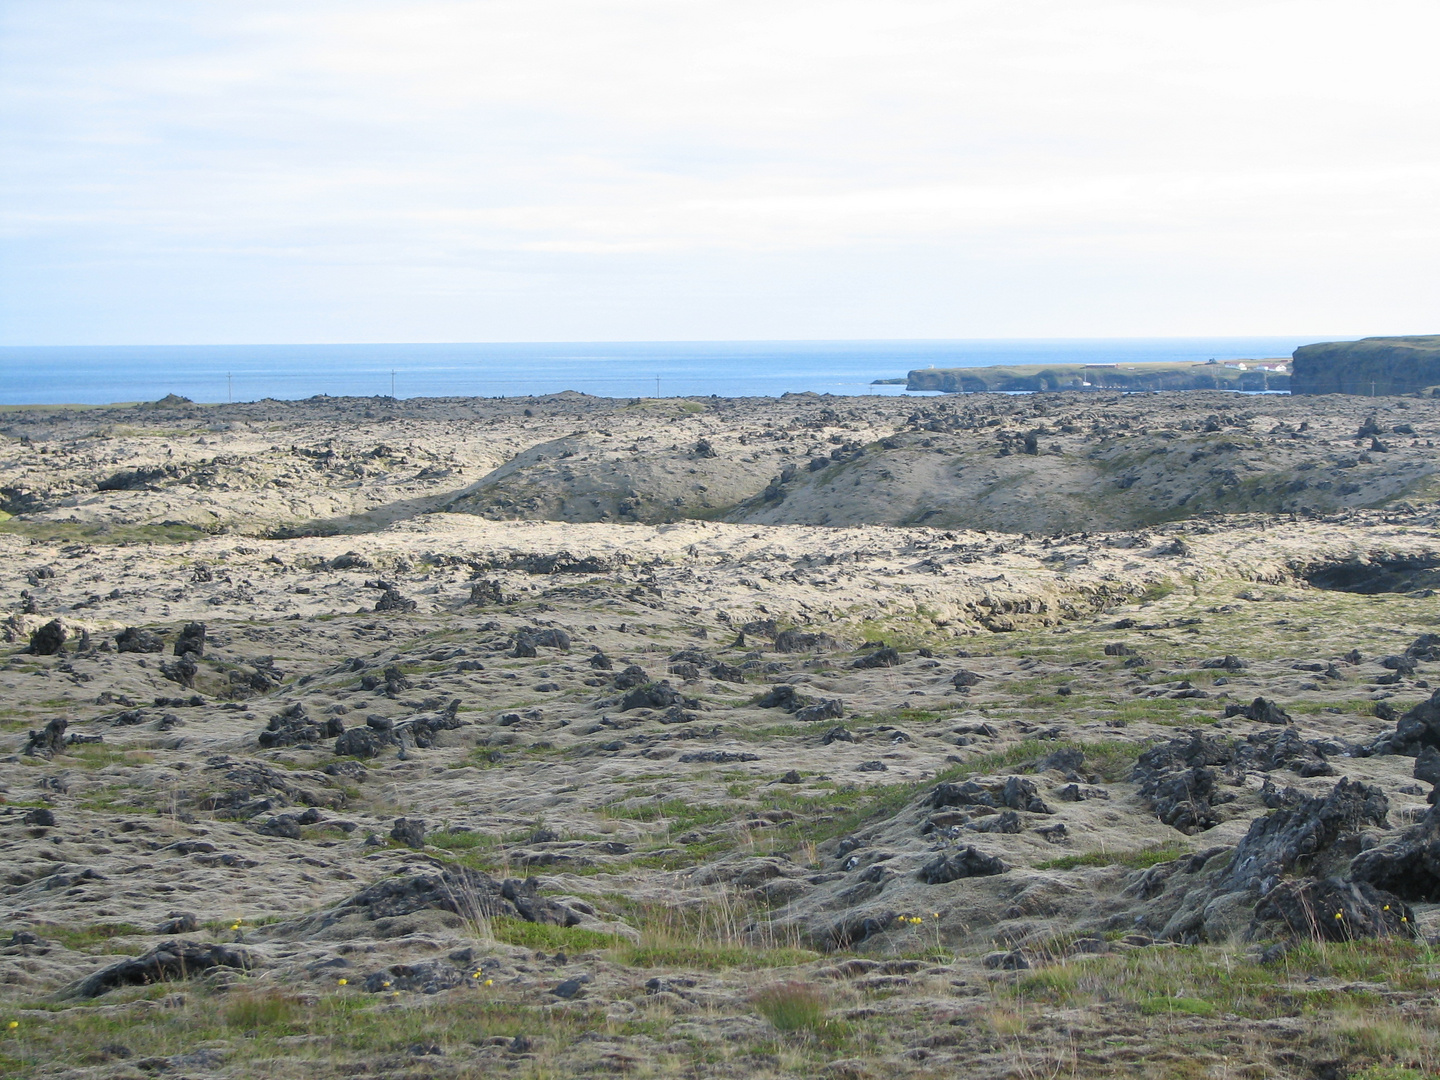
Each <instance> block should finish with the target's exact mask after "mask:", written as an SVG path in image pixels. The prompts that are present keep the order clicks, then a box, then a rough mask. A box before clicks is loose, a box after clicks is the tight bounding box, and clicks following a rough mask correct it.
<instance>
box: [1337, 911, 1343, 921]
mask: <svg viewBox="0 0 1440 1080" xmlns="http://www.w3.org/2000/svg"><path fill="white" fill-rule="evenodd" d="M1335 917H1336V918H1337V919H1343V918H1344V917H1345V913H1344V912H1343V911H1337V912H1335Z"/></svg>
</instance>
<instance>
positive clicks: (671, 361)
mask: <svg viewBox="0 0 1440 1080" xmlns="http://www.w3.org/2000/svg"><path fill="white" fill-rule="evenodd" d="M1319 340H1323V336H1322V335H1315V334H1307V335H1295V336H1291V337H1249V338H1242V337H1226V338H1218V337H1217V338H1118V339H1099V338H1076V339H1009V340H1006V339H983V340H982V339H974V340H963V339H957V340H940V341H700V342H655V341H646V342H591V343H585V342H521V343H509V344H506V343H488V344H452V345H446V344H418V345H417V344H388V345H387V344H379V345H164V346H139V345H127V346H0V404H3V405H21V404H24V405H47V404H62V403H63V404H104V403H109V402H120V401H155V400H157V399H159V398H162V397H164V396H165V395H166V394H168V393H175V394H179V395H182V396H184V397H187V398H190V399H192V400H194V401H209V402H224V401H229V400H234V401H259V400H262V399H265V398H277V399H281V400H292V401H293V400H300V399H304V398H309V397H315V396H317V395H321V394H327V395H330V396H331V397H388V396H390V394H391V393H392V389H393V392H394V394H395V395H396V396H397V397H401V398H411V397H523V396H529V395H546V394H555V393H560V392H562V391H566V390H571V391H576V392H579V393H585V394H591V395H594V396H597V397H617V398H633V397H687V396H688V397H709V396H711V395H717V396H720V397H779V396H780V395H782V394H786V393H805V392H810V393H816V394H835V395H845V396H853V395H872V394H903V393H907V392H910V393H915V392H919V391H916V390H914V389H912V388H910V387H909V386H908V373H909V372H912V371H919V370H928V369H929V368H931V367H934V368H936V369H952V368H963V369H980V368H991V367H1000V366H1015V365H1042V366H1052V367H1053V366H1056V365H1077V364H1078V365H1090V364H1121V365H1129V364H1147V363H1150V364H1153V363H1189V364H1195V363H1204V362H1205V361H1207V360H1209V359H1212V358H1213V359H1216V360H1217V361H1226V360H1233V359H1236V358H1243V357H1257V356H1258V357H1267V356H1288V355H1289V354H1290V353H1291V352H1292V351H1293V350H1294V349H1295V348H1296V347H1298V346H1300V345H1303V344H1306V343H1307V342H1311V341H1319ZM392 373H393V374H392ZM657 379H658V380H659V381H658V384H657ZM876 380H880V381H879V382H877V381H876Z"/></svg>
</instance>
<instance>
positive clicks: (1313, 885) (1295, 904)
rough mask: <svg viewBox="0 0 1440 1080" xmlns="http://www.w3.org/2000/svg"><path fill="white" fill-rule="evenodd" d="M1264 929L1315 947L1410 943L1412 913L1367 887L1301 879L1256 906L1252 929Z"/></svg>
mask: <svg viewBox="0 0 1440 1080" xmlns="http://www.w3.org/2000/svg"><path fill="white" fill-rule="evenodd" d="M1266 923H1276V924H1279V925H1278V927H1277V928H1276V929H1278V930H1281V931H1282V932H1284V933H1288V934H1289V935H1290V936H1291V937H1297V938H1313V939H1316V940H1318V941H1354V940H1356V939H1359V938H1377V937H1394V936H1397V935H1399V936H1405V937H1413V936H1414V935H1415V933H1416V931H1415V912H1414V911H1412V910H1411V909H1410V908H1409V907H1408V906H1406V904H1405V903H1404V902H1403V901H1401V900H1400V898H1399V897H1397V896H1394V895H1392V894H1391V893H1388V892H1385V891H1384V890H1383V889H1377V888H1376V887H1375V886H1374V885H1371V884H1370V883H1369V882H1368V881H1341V880H1340V879H1339V878H1326V879H1325V880H1323V881H1318V880H1316V879H1315V878H1302V879H1300V880H1298V881H1283V882H1281V883H1280V884H1279V885H1277V886H1275V888H1273V889H1271V890H1270V892H1268V893H1267V894H1266V895H1265V896H1264V898H1263V899H1261V901H1260V902H1259V903H1258V904H1256V905H1255V927H1254V928H1252V930H1251V934H1250V936H1252V937H1256V936H1259V933H1258V932H1257V931H1258V930H1259V928H1260V927H1262V926H1264V924H1266Z"/></svg>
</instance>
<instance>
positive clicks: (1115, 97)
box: [0, 0, 1440, 341]
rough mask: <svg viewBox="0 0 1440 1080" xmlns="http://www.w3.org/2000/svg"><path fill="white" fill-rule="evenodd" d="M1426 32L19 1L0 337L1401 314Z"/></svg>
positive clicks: (993, 327)
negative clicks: (926, 303)
mask: <svg viewBox="0 0 1440 1080" xmlns="http://www.w3.org/2000/svg"><path fill="white" fill-rule="evenodd" d="M1430 15H1431V13H1430V11H1429V9H1428V6H1427V5H1424V4H1421V3H1412V2H1390V3H1386V2H1380V3H1373V2H1372V3H1365V4H1361V3H1356V2H1351V0H1307V2H1278V3H1266V2H1254V0H1203V2H1189V0H1168V2H1166V3H1160V4H1157V3H1154V2H1150V0H1147V2H1129V3H1125V2H1116V0H993V2H990V0H986V2H979V0H947V2H943V3H942V2H931V0H887V2H884V3H881V2H878V0H865V2H858V0H829V2H825V3H818V2H810V0H795V2H785V0H768V2H765V3H760V2H752V0H723V2H711V0H605V2H601V0H524V2H510V0H495V2H443V0H437V2H405V0H344V2H339V0H312V2H309V3H306V4H303V5H296V4H293V3H280V2H274V0H249V2H247V3H245V4H234V3H226V2H218V0H200V2H193V3H186V4H181V5H177V4H173V3H165V2H160V0H125V2H119V0H115V2H106V0H10V3H8V4H7V5H5V6H4V8H3V9H0V156H3V159H4V161H5V162H6V165H5V168H4V169H3V170H0V240H3V243H4V244H5V246H6V249H7V252H8V254H7V255H6V256H5V258H4V260H3V264H0V292H3V297H0V340H9V341H65V340H78V339H77V338H76V336H75V335H76V334H77V333H83V335H84V336H85V339H86V340H100V341H118V340H156V341H160V340H185V339H189V340H194V339H196V337H197V335H199V336H201V337H207V338H208V339H210V340H265V339H269V340H274V339H276V338H277V337H283V336H301V337H305V338H307V339H315V338H331V339H338V340H354V339H357V338H363V337H371V336H381V337H387V338H391V339H397V338H402V339H410V340H419V339H436V338H446V337H449V338H457V337H460V338H469V339H483V338H494V337H512V338H516V337H519V338H547V337H549V338H555V337H597V336H620V337H654V336H706V335H709V336H735V337H744V336H795V335H803V334H819V335H822V336H831V335H837V334H847V333H850V334H862V335H866V336H946V335H954V336H974V335H977V334H1026V333H1034V334H1054V333H1071V334H1085V333H1104V334H1116V333H1127V332H1134V333H1157V332H1160V333H1163V332H1166V331H1167V330H1168V331H1171V332H1175V333H1188V332H1202V331H1203V332H1215V333H1222V332H1237V333H1238V332H1264V331H1276V332H1286V331H1290V330H1294V329H1300V328H1303V327H1305V326H1307V325H1315V326H1317V328H1320V327H1325V328H1329V327H1334V326H1337V325H1340V326H1355V327H1365V326H1372V327H1373V328H1374V329H1375V330H1377V331H1384V330H1385V329H1388V328H1389V327H1388V325H1387V321H1389V322H1394V321H1395V320H1406V319H1408V320H1411V322H1412V323H1413V320H1415V319H1423V318H1424V317H1426V316H1427V315H1428V311H1429V308H1428V307H1425V306H1424V304H1425V301H1422V300H1421V299H1420V296H1421V292H1420V290H1417V289H1416V288H1415V281H1416V278H1417V276H1424V275H1427V274H1432V273H1433V266H1432V263H1431V254H1430V253H1431V252H1432V251H1433V248H1434V242H1435V239H1436V233H1437V232H1440V208H1437V200H1436V199H1435V198H1434V193H1435V191H1436V187H1437V180H1440V150H1437V149H1436V147H1435V144H1434V141H1433V140H1432V139H1429V138H1428V137H1426V133H1427V132H1428V130H1429V128H1430V127H1431V126H1433V120H1434V115H1435V112H1436V106H1437V104H1440V89H1437V86H1436V84H1435V81H1434V78H1433V74H1432V72H1433V68H1432V65H1431V62H1430V56H1429V51H1430V48H1429V43H1428V42H1429V37H1428V35H1427V34H1425V33H1423V30H1424V27H1425V25H1426V22H1427V20H1428V19H1429V18H1430ZM841 268H846V269H843V270H842V269H841ZM882 273H883V274H885V275H887V277H886V279H885V280H884V282H879V281H877V278H876V275H878V274H882ZM907 274H908V275H911V276H912V280H911V281H908V282H907V281H906V280H905V276H906V275H907ZM895 275H899V279H898V280H897V279H896V277H895ZM936 275H939V280H937V279H936ZM1261 275H1268V276H1261ZM1377 275H1379V276H1380V277H1381V278H1382V279H1385V280H1391V281H1393V282H1394V284H1395V287H1394V288H1392V289H1389V290H1383V289H1379V288H1377V287H1376V281H1377ZM922 276H923V278H922ZM1007 282H1008V283H1009V288H1008V291H1007V288H1006V283H1007ZM1357 286H1363V287H1357ZM1257 287H1258V288H1260V289H1262V291H1263V295H1264V297H1265V299H1266V301H1267V306H1263V307H1262V306H1260V305H1257V292H1256V290H1257ZM1061 288H1068V289H1070V290H1072V295H1069V296H1064V297H1060V296H1058V295H1057V291H1058V290H1059V289H1061ZM1197 289H1198V290H1199V291H1200V292H1201V294H1202V295H1203V312H1202V311H1197V310H1196V306H1195V304H1194V296H1195V292H1196V290H1197ZM1185 292H1188V293H1189V294H1190V297H1189V300H1190V303H1189V304H1188V306H1187V303H1186V302H1185V300H1186V297H1185V296H1184V295H1183V294H1184V293H1185ZM905 294H909V295H914V296H924V297H937V296H947V295H955V294H970V295H983V296H984V297H985V303H984V304H983V305H977V306H976V307H975V308H968V309H967V308H966V307H965V305H956V304H944V303H939V302H936V303H934V304H933V305H932V307H931V308H929V309H925V308H922V307H918V306H917V304H915V303H911V302H897V301H896V299H895V298H896V297H897V296H899V295H905ZM577 296H580V297H589V298H590V300H589V301H587V302H584V303H578V304H577V303H560V302H559V298H573V297H577ZM346 298H350V299H349V301H348V302H347V299H346ZM718 309H723V317H721V316H717V310H718ZM599 311H603V314H598V315H597V312H599ZM1141 313H1143V314H1141ZM207 327H208V328H209V329H208V330H207ZM78 328H83V330H82V329H78ZM1407 328H1410V326H1409V324H1407Z"/></svg>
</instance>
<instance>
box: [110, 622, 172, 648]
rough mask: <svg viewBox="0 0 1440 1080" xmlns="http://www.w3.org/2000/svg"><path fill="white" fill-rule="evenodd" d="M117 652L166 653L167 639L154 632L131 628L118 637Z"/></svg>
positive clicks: (116, 639) (127, 628) (121, 632)
mask: <svg viewBox="0 0 1440 1080" xmlns="http://www.w3.org/2000/svg"><path fill="white" fill-rule="evenodd" d="M115 651H116V652H122V653H126V652H128V653H158V652H164V651H165V639H164V638H163V637H161V636H160V635H159V634H157V633H156V632H155V631H153V630H145V629H142V628H140V627H135V626H129V627H126V628H125V629H124V630H122V631H120V633H119V634H118V635H117V636H116V638H115Z"/></svg>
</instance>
